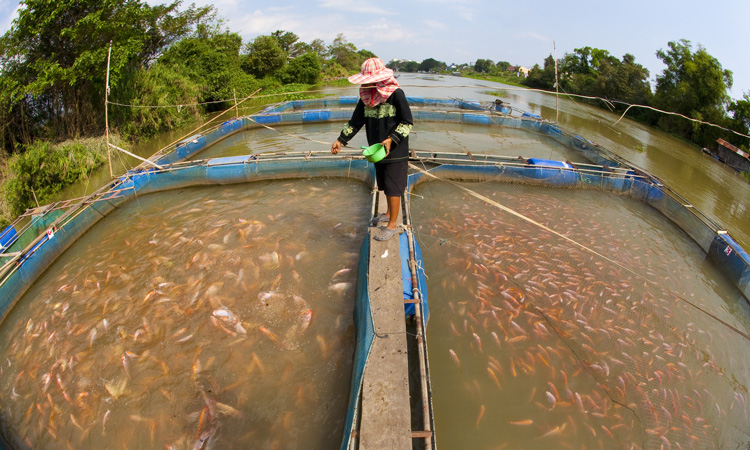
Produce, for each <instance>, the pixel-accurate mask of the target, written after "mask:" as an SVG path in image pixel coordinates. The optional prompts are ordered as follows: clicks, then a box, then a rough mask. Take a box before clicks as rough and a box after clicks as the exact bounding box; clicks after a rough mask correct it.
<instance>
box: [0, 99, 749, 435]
mask: <svg viewBox="0 0 750 450" xmlns="http://www.w3.org/2000/svg"><path fill="white" fill-rule="evenodd" d="M408 100H409V103H410V105H411V106H412V108H413V116H414V119H415V122H418V123H425V124H428V125H427V126H426V127H427V128H428V129H429V126H433V127H434V129H433V130H434V131H433V132H434V133H435V134H439V130H442V129H446V128H448V127H458V128H455V129H457V130H459V129H463V128H460V127H466V129H470V130H474V129H475V128H480V129H484V130H491V131H497V130H500V131H498V133H500V132H502V133H505V134H504V135H503V137H502V139H509V138H508V137H507V136H510V139H516V140H517V141H518V140H522V139H528V138H527V137H525V136H533V139H534V140H536V141H538V142H541V143H542V144H541V145H546V146H552V147H554V148H555V150H554V151H555V153H554V154H555V155H560V157H561V159H562V158H564V159H562V160H556V159H552V158H544V156H546V155H545V154H543V153H540V154H538V155H528V154H526V155H525V156H508V155H499V154H492V153H491V152H486V151H477V152H472V151H455V150H456V146H455V145H450V144H447V145H446V144H445V139H444V138H443V137H441V136H439V135H438V136H437V137H435V136H432V135H431V134H430V132H423V131H419V130H417V131H416V133H415V137H416V139H415V141H416V142H418V145H413V148H414V150H413V152H412V155H411V157H410V175H409V186H408V188H407V194H406V195H405V197H404V199H403V202H404V206H405V208H404V209H405V214H404V218H403V224H402V228H403V229H404V230H405V232H404V233H403V235H402V236H401V237H400V238H399V239H398V240H399V243H398V244H393V245H394V247H376V246H375V245H380V244H373V241H372V240H371V234H372V231H374V228H373V227H371V226H369V224H370V220H371V218H373V217H374V216H375V215H376V214H377V213H378V208H381V209H382V200H380V199H379V198H378V195H377V189H376V186H375V180H374V178H375V177H374V166H373V165H372V164H370V163H368V162H367V161H366V160H365V159H364V157H363V156H362V154H361V152H360V151H358V150H352V151H349V150H344V151H342V152H341V153H340V154H339V155H335V156H334V155H331V154H330V153H329V152H328V151H327V149H326V150H325V151H320V150H318V149H320V148H321V143H325V142H324V141H322V140H321V141H318V140H317V139H316V137H319V138H320V139H323V138H324V136H327V135H329V134H330V130H332V129H333V128H332V127H335V126H336V125H338V124H340V123H341V122H344V121H346V120H347V119H348V118H349V116H350V114H351V108H352V107H353V106H354V104H355V103H356V101H357V98H356V97H338V98H325V99H319V100H310V101H291V102H285V103H282V104H279V105H274V106H271V107H269V108H267V109H265V110H264V111H262V112H261V113H259V114H255V115H251V116H246V117H240V118H237V119H234V120H229V121H227V122H225V123H222V124H221V125H219V126H216V127H214V128H212V129H210V130H208V131H205V132H203V133H201V134H197V135H194V136H191V137H189V138H187V139H185V140H183V141H181V142H180V143H178V144H177V145H176V146H174V147H173V148H171V149H168V151H166V152H164V153H160V154H157V155H154V156H153V157H152V158H150V159H149V161H150V162H151V163H150V164H149V163H144V164H142V165H141V166H139V167H138V168H136V169H134V170H131V171H129V172H128V173H126V174H125V175H124V176H122V177H120V178H118V179H116V180H114V181H112V182H111V183H110V184H108V185H107V186H105V187H104V188H102V189H100V190H99V191H97V192H96V193H94V194H92V195H91V196H89V197H87V198H85V199H81V200H80V201H78V202H74V203H71V202H60V203H57V204H52V205H48V206H47V207H44V208H42V209H40V210H37V211H35V214H34V215H33V217H32V219H31V221H30V222H29V224H28V225H27V226H25V227H24V228H21V229H16V228H14V227H13V226H11V227H9V229H7V230H5V232H4V234H3V241H2V242H3V253H0V257H2V261H3V266H2V271H1V272H0V276H2V279H1V280H0V283H1V284H0V292H1V294H0V299H2V300H0V307H2V308H3V311H4V313H3V326H2V327H0V331H1V332H0V336H2V337H1V338H0V339H2V342H3V349H4V351H5V355H4V356H5V360H6V363H4V367H3V375H5V376H4V377H3V380H4V381H3V387H4V388H5V389H3V390H2V392H4V394H2V398H3V401H2V403H3V405H4V406H3V409H2V430H3V437H4V438H5V440H6V443H7V445H9V446H11V447H12V448H24V447H34V446H39V445H43V446H44V447H45V448H46V447H50V448H56V447H58V446H59V447H64V446H65V445H66V444H68V445H71V446H73V447H79V446H91V445H99V444H97V443H102V442H107V443H110V444H111V443H112V442H115V441H116V442H122V443H123V444H122V445H126V446H128V445H130V446H147V447H148V446H151V447H153V446H162V445H167V446H168V448H204V447H205V448H208V447H209V446H211V445H213V446H214V447H216V446H221V448H246V447H247V446H248V445H258V446H269V447H272V446H274V445H278V446H282V447H283V446H312V447H326V448H329V447H331V446H332V445H334V446H335V445H339V446H340V447H341V448H356V447H358V446H359V445H363V446H367V445H365V442H364V441H366V440H368V439H375V437H373V436H372V435H373V433H372V431H370V430H372V429H373V428H374V427H375V428H377V427H379V426H380V425H378V424H379V422H372V421H373V420H381V421H382V420H383V418H384V416H388V414H384V413H382V412H381V414H378V413H377V411H378V409H377V405H376V406H372V404H371V403H369V402H371V396H370V394H369V393H368V392H370V391H368V389H373V386H375V384H377V383H376V381H372V380H371V379H369V380H368V372H373V373H374V371H376V370H378V369H383V368H388V367H390V366H389V365H393V367H396V366H398V365H399V364H400V365H404V364H406V365H407V368H405V369H404V368H403V367H402V368H401V369H403V370H405V372H403V371H402V372H399V373H407V376H408V378H409V379H408V380H401V381H402V382H403V381H406V387H405V389H407V391H406V392H407V394H408V395H411V397H412V402H411V403H410V402H409V401H407V400H406V398H408V395H407V397H401V403H404V402H405V403H404V404H403V405H402V408H401V410H400V412H399V414H401V413H403V411H404V409H403V408H405V409H406V416H405V417H404V416H403V415H401V416H399V415H398V414H394V415H393V416H392V417H400V420H401V422H399V423H393V422H395V421H391V423H389V424H386V425H383V426H384V427H386V428H377V429H378V433H377V434H379V435H380V436H377V437H378V438H379V439H383V437H384V436H385V437H387V438H388V439H390V438H393V439H394V440H393V441H388V442H402V443H403V442H408V443H409V445H411V444H412V442H414V445H415V446H417V447H420V448H428V447H429V448H436V447H437V442H440V443H441V445H443V446H447V447H449V448H454V447H467V446H468V447H480V446H484V447H487V446H489V447H499V448H505V447H504V446H507V448H536V447H539V448H549V447H550V446H559V445H562V444H563V443H567V444H570V445H576V446H583V447H595V446H601V447H602V448H608V447H612V446H615V445H619V444H621V443H628V444H629V446H630V447H632V448H678V447H680V448H705V447H730V446H733V447H734V446H738V445H746V444H747V442H748V438H747V435H746V433H745V432H744V427H743V424H744V423H746V421H747V414H748V406H747V386H748V383H749V382H750V380H748V375H747V374H748V373H750V370H749V369H750V367H749V366H750V355H748V353H747V351H746V348H747V340H748V339H750V336H748V330H749V329H750V321H749V320H748V316H747V308H746V306H747V298H748V297H749V295H748V294H749V293H750V288H748V279H749V278H750V277H748V276H747V274H748V273H750V271H749V269H748V261H749V260H750V258H748V256H747V254H746V253H745V251H744V250H743V249H742V248H741V247H740V246H739V245H738V244H737V243H736V242H734V240H733V239H732V238H731V236H730V235H729V234H728V233H727V232H726V231H725V230H723V229H722V227H720V226H719V225H718V224H716V223H714V222H713V221H711V220H710V219H708V218H707V217H706V216H705V215H703V214H702V213H700V211H697V210H696V209H695V208H693V207H691V205H689V204H688V202H686V201H685V200H684V199H682V198H681V197H680V196H679V195H678V194H677V193H675V192H673V191H672V190H671V189H669V188H668V187H667V186H665V185H664V184H663V183H662V182H661V181H660V180H659V179H657V178H655V177H653V176H652V175H650V174H648V173H646V172H645V171H643V170H641V169H639V168H637V167H634V166H632V165H630V164H628V163H627V162H626V161H623V160H621V159H620V158H618V157H616V156H615V155H613V154H611V153H610V152H608V151H607V150H606V149H604V148H602V147H601V146H598V145H596V144H594V143H593V142H591V141H588V140H587V139H585V138H583V137H581V136H578V135H575V134H573V133H570V132H568V131H566V130H564V129H562V128H561V127H560V126H558V125H556V124H553V123H550V122H548V121H545V120H543V119H541V118H539V117H534V116H533V115H528V114H526V115H523V114H520V113H518V112H517V111H514V110H513V109H511V108H508V105H502V106H503V107H502V108H500V109H498V108H497V107H496V106H497V105H490V104H482V103H480V102H475V101H464V100H456V99H450V100H445V99H428V98H422V97H408ZM429 124H432V125H429ZM310 127H312V128H310ZM315 127H318V128H315ZM311 130H312V131H313V132H312V133H309V131H311ZM261 131H262V132H263V133H266V132H267V133H269V135H271V136H280V137H282V138H283V139H287V140H288V142H295V143H296V144H299V143H300V141H301V140H300V137H302V138H303V139H304V140H306V141H307V143H308V144H309V145H310V146H309V147H306V146H305V145H307V144H305V143H304V142H303V144H305V145H293V146H292V148H290V149H276V150H271V149H270V148H269V147H268V146H263V145H260V146H258V147H257V148H252V147H251V150H252V153H251V154H247V153H246V154H237V152H238V150H237V147H239V148H240V149H241V148H243V146H244V147H245V148H246V147H247V145H246V143H247V142H248V141H251V142H252V141H253V139H248V138H246V137H243V134H244V133H259V132H261ZM310 136H313V137H312V138H311V137H310ZM493 139H501V138H493ZM441 142H442V143H443V144H444V146H443V145H441ZM310 143H311V144H310ZM495 143H496V142H491V143H490V145H489V146H491V145H495ZM313 144H315V145H313ZM222 146H223V147H222ZM271 148H272V146H271ZM240 151H241V150H240ZM506 153H507V152H506ZM206 154H210V155H212V156H211V157H209V158H208V159H198V158H200V157H201V155H206ZM100 222H101V223H100ZM394 241H395V240H394ZM383 245H385V244H383ZM73 250H75V251H73ZM389 252H390V253H389ZM394 254H397V255H398V256H397V257H396V258H395V259H393V260H392V258H389V257H388V256H389V255H391V256H394ZM388 264H395V266H394V267H395V269H394V270H393V271H391V269H390V268H388V269H384V267H390V266H388ZM389 271H391V272H389ZM388 273H391V275H388ZM394 273H395V274H396V275H393V274H394ZM389 277H391V278H393V279H394V280H399V281H397V282H394V283H395V284H394V286H395V287H396V290H395V294H394V295H391V297H396V302H395V308H396V311H397V313H398V314H397V315H398V317H400V318H402V319H403V318H408V320H406V321H404V320H401V321H402V322H404V323H402V324H399V327H403V328H399V331H394V330H393V329H383V328H381V327H382V326H383V325H382V324H381V322H379V321H380V320H381V319H380V317H379V314H381V311H380V309H381V305H382V304H381V303H380V297H379V296H380V295H381V293H379V292H378V289H380V287H381V286H380V284H378V281H377V280H381V279H389ZM175 280H176V281H175ZM384 290H385V288H384ZM428 292H429V294H430V300H431V301H430V303H429V310H428V302H427V293H428ZM402 294H403V295H402ZM389 295H390V294H389ZM405 308H406V312H405ZM428 311H429V312H431V316H430V317H431V319H432V320H430V322H429V326H428V321H427V318H428ZM384 330H385V331H384ZM427 331H430V332H431V333H430V338H428V337H427V334H428V333H427ZM388 339H391V340H390V341H388ZM397 339H402V340H403V345H404V347H403V349H404V352H406V349H407V348H408V356H409V358H408V361H407V360H406V358H405V357H402V358H401V359H394V360H393V361H390V360H388V361H390V362H385V361H386V360H383V361H381V360H380V359H379V358H380V355H381V353H379V352H385V353H388V352H387V351H385V350H380V349H379V347H378V346H379V345H385V344H384V342H385V341H388V342H389V343H392V342H395V341H396V340H397ZM428 350H429V351H428ZM400 352H401V350H394V351H393V353H400ZM372 355H378V356H377V358H376V357H375V356H372ZM401 369H399V370H401ZM394 370H395V369H394ZM375 376H376V375H371V377H375ZM402 384H403V383H402ZM403 387H404V386H391V387H390V388H389V389H386V391H387V390H392V392H393V393H395V392H402V391H399V389H401V388H403ZM391 388H392V389H391ZM396 403H398V402H396ZM373 411H375V412H373ZM123 424H127V425H128V427H124V428H123V427H122V425H123ZM116 427H117V428H116ZM118 430H120V431H118ZM124 430H127V432H125V431H124ZM118 445H119V444H118Z"/></svg>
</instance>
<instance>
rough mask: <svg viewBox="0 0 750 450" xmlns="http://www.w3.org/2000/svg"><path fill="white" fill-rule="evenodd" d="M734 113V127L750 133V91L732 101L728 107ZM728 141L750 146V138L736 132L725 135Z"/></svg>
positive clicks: (735, 129)
mask: <svg viewBox="0 0 750 450" xmlns="http://www.w3.org/2000/svg"><path fill="white" fill-rule="evenodd" d="M727 109H728V110H729V112H731V113H732V127H731V128H732V129H733V130H734V131H737V132H739V133H742V134H750V92H745V93H744V95H743V96H742V99H740V100H736V101H732V102H730V104H729V106H728V107H727ZM725 139H726V140H727V141H730V142H732V143H735V144H736V145H738V146H741V147H743V148H744V149H745V150H747V149H748V148H750V139H747V138H743V137H740V136H737V135H736V134H732V135H729V136H727V137H725Z"/></svg>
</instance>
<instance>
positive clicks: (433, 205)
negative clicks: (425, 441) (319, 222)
mask: <svg viewBox="0 0 750 450" xmlns="http://www.w3.org/2000/svg"><path fill="white" fill-rule="evenodd" d="M466 186H467V187H468V188H469V189H473V190H475V191H477V192H479V193H480V194H481V195H484V196H486V197H489V198H491V199H493V200H494V201H498V202H500V203H501V204H504V205H506V206H508V207H510V208H513V209H514V210H515V211H517V212H519V213H521V214H523V215H525V216H527V217H529V218H531V219H533V220H535V221H537V222H540V223H542V224H544V225H545V226H548V227H550V228H552V229H554V230H556V231H558V232H560V233H562V234H564V235H565V236H567V237H569V238H571V239H574V240H576V241H577V242H579V243H581V244H583V245H585V246H586V247H587V248H589V249H591V250H593V251H595V252H597V253H599V254H601V255H606V256H607V257H608V258H610V259H611V260H612V261H608V260H606V259H604V258H602V257H600V256H597V255H595V254H594V253H592V252H591V251H588V250H584V249H582V248H581V247H579V246H576V245H574V244H571V243H570V242H567V241H566V240H564V239H562V238H560V237H558V236H555V235H553V234H550V233H548V232H546V231H543V230H542V229H540V228H539V227H534V226H532V225H531V224H529V223H528V222H526V221H523V220H520V219H518V218H516V217H513V216H510V215H509V214H507V213H506V212H503V211H501V210H499V209H497V208H494V207H492V206H490V205H488V204H486V203H485V202H482V201H479V200H477V199H475V198H473V197H470V196H468V195H466V194H464V193H462V192H461V191H460V190H458V189H456V188H455V187H453V186H450V185H448V184H447V183H440V182H429V183H425V184H423V185H420V186H419V187H418V188H417V190H416V191H415V194H416V195H414V196H412V199H413V203H412V205H413V206H412V214H413V217H412V219H413V223H414V224H415V227H416V234H417V237H418V239H419V240H420V242H421V244H422V251H423V255H424V260H425V268H426V272H427V274H428V292H429V300H430V307H431V318H430V323H429V326H428V330H427V331H428V339H427V342H428V345H429V352H430V368H431V377H432V387H433V400H434V410H435V414H436V424H435V428H436V433H437V435H436V439H437V443H438V445H439V446H440V447H441V448H487V449H506V448H507V449H516V448H518V449H533V448H539V449H549V448H567V449H610V448H624V449H657V450H658V449H665V450H678V449H697V448H746V446H747V445H748V442H750V434H749V433H750V432H748V431H747V430H748V428H747V426H746V425H747V424H748V423H750V418H749V417H748V413H749V412H750V411H749V410H750V408H748V404H747V402H748V386H750V370H749V369H750V351H749V350H748V348H750V347H748V342H747V341H746V339H745V338H743V337H741V336H739V335H737V334H736V333H734V332H732V331H731V330H730V329H728V328H726V327H724V326H722V325H720V324H719V323H718V322H716V321H714V320H713V319H711V318H709V317H707V316H706V315H705V314H702V313H701V312H700V311H698V310H697V309H695V308H693V307H691V306H690V305H688V304H687V303H686V302H685V301H683V300H682V299H687V300H689V301H691V302H693V303H695V304H699V305H700V306H701V307H703V308H705V309H708V310H710V311H711V312H712V313H714V314H717V315H718V316H719V317H721V318H722V320H725V321H727V322H728V323H732V324H733V325H734V326H736V327H738V328H739V329H742V330H748V328H750V326H748V324H749V322H748V314H747V313H748V309H747V308H746V307H745V308H739V311H733V306H730V305H732V304H739V305H743V304H744V305H745V306H747V305H746V301H745V300H744V298H743V297H742V296H741V295H740V294H739V292H737V291H736V290H735V289H734V288H733V287H731V288H729V289H727V291H726V292H725V291H722V290H721V289H720V286H719V285H721V284H722V283H723V284H724V285H726V284H727V283H726V281H725V280H723V279H722V278H721V277H720V275H718V274H716V273H713V272H711V268H710V267H706V265H705V264H704V263H703V258H704V257H703V256H702V254H701V252H700V250H699V249H697V246H695V244H694V243H693V242H692V241H690V240H689V238H688V237H687V236H686V235H685V234H684V233H683V232H682V231H680V230H678V229H677V228H676V227H675V226H674V225H673V224H671V223H670V222H669V221H668V220H666V219H665V218H664V217H663V216H661V215H660V214H658V213H656V212H655V211H653V210H650V209H649V207H648V206H646V205H643V204H640V203H638V202H635V201H632V200H629V199H627V198H623V197H620V196H615V195H612V194H609V193H605V192H599V191H594V190H585V191H581V190H565V189H554V188H544V187H535V186H524V185H518V184H500V183H490V182H487V183H471V184H466ZM631 271H634V272H636V273H638V274H639V275H634V274H633V273H631ZM641 274H642V275H641ZM737 302H740V303H737Z"/></svg>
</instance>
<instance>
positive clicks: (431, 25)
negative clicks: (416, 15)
mask: <svg viewBox="0 0 750 450" xmlns="http://www.w3.org/2000/svg"><path fill="white" fill-rule="evenodd" d="M422 22H423V23H424V24H425V25H426V26H428V27H429V28H434V29H436V30H445V29H447V28H448V25H446V24H445V23H443V22H438V21H437V20H432V19H425V20H423V21H422Z"/></svg>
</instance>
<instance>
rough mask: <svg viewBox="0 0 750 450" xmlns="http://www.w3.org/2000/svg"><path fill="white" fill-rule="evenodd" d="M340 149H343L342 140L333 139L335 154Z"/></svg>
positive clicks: (332, 150) (332, 147) (332, 145)
mask: <svg viewBox="0 0 750 450" xmlns="http://www.w3.org/2000/svg"><path fill="white" fill-rule="evenodd" d="M340 150H341V141H339V140H338V139H336V140H335V141H333V144H331V153H333V154H334V155H335V154H336V153H338V152H339V151H340Z"/></svg>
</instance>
